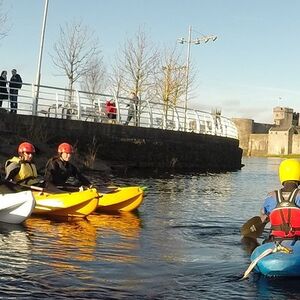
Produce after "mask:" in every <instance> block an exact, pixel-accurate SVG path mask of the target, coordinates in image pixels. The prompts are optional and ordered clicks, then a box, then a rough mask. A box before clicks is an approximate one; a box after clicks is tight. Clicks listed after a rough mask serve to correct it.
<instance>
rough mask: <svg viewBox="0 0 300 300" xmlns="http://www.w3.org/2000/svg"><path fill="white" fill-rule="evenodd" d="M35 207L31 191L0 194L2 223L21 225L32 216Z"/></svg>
mask: <svg viewBox="0 0 300 300" xmlns="http://www.w3.org/2000/svg"><path fill="white" fill-rule="evenodd" d="M34 206H35V200H34V197H33V195H32V192H31V191H23V192H17V193H10V194H0V222H4V223H10V224H20V223H22V222H23V221H25V220H26V219H27V218H28V217H29V216H30V215H31V213H32V211H33V208H34Z"/></svg>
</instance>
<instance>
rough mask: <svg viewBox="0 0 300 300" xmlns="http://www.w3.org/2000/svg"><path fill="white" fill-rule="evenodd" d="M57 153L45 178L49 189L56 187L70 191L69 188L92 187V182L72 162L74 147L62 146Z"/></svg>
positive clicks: (47, 166)
mask: <svg viewBox="0 0 300 300" xmlns="http://www.w3.org/2000/svg"><path fill="white" fill-rule="evenodd" d="M57 153H58V154H57V155H56V156H54V157H52V158H50V159H49V160H48V162H47V164H46V168H45V177H44V178H45V184H46V187H47V188H49V187H50V188H51V187H52V186H56V187H61V188H62V189H68V187H80V186H91V183H90V181H89V180H88V179H87V178H86V177H85V176H83V175H82V174H81V173H80V172H79V171H78V169H77V168H76V167H75V166H74V165H73V164H72V163H71V162H70V160H71V156H72V154H73V147H72V145H70V144H68V143H62V144H60V145H59V146H58V149H57ZM70 179H74V180H73V182H72V183H70ZM68 180H69V181H68Z"/></svg>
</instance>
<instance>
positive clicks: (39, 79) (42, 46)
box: [33, 0, 49, 115]
mask: <svg viewBox="0 0 300 300" xmlns="http://www.w3.org/2000/svg"><path fill="white" fill-rule="evenodd" d="M48 1H49V0H45V7H44V17H43V25H42V33H41V42H40V51H39V60H38V69H37V74H36V93H35V103H34V105H33V114H34V115H36V114H37V107H38V99H39V92H40V83H41V66H42V56H43V48H44V37H45V29H46V20H47V13H48Z"/></svg>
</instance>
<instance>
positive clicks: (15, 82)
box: [9, 69, 22, 114]
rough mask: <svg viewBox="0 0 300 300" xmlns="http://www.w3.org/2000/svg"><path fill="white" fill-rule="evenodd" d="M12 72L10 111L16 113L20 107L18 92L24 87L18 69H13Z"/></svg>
mask: <svg viewBox="0 0 300 300" xmlns="http://www.w3.org/2000/svg"><path fill="white" fill-rule="evenodd" d="M11 74H12V76H11V78H10V82H9V99H10V112H11V113H13V114H16V113H17V109H18V93H19V90H20V89H21V87H22V78H21V76H20V75H19V74H18V73H17V70H16V69H12V70H11Z"/></svg>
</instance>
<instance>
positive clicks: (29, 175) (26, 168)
mask: <svg viewBox="0 0 300 300" xmlns="http://www.w3.org/2000/svg"><path fill="white" fill-rule="evenodd" d="M34 153H35V148H34V146H33V145H32V144H31V143H28V142H23V143H21V144H20V145H19V146H18V154H19V156H18V157H16V156H14V157H12V158H10V159H8V160H7V161H6V162H5V180H8V181H13V182H15V183H17V184H20V185H38V186H40V185H42V184H43V181H41V180H40V179H39V178H38V173H37V169H36V166H35V164H34V163H33V161H32V159H33V155H34Z"/></svg>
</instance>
